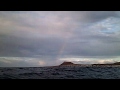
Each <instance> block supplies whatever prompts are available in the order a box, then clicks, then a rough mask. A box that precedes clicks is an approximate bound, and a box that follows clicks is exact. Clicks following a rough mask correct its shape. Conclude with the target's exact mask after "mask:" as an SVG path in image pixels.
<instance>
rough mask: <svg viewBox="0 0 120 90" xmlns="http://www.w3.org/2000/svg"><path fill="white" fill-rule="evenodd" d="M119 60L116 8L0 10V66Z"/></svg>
mask: <svg viewBox="0 0 120 90" xmlns="http://www.w3.org/2000/svg"><path fill="white" fill-rule="evenodd" d="M64 61H71V62H74V63H77V64H94V63H102V64H103V63H113V62H117V61H120V11H0V67H39V66H51V65H59V64H61V63H62V62H64Z"/></svg>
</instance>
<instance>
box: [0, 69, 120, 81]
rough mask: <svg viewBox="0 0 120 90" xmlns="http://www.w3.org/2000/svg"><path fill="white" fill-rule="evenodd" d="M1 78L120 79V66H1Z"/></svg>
mask: <svg viewBox="0 0 120 90" xmlns="http://www.w3.org/2000/svg"><path fill="white" fill-rule="evenodd" d="M0 79H120V67H54V68H53V67H10V68H7V67H6V68H3V67H1V68H0Z"/></svg>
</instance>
